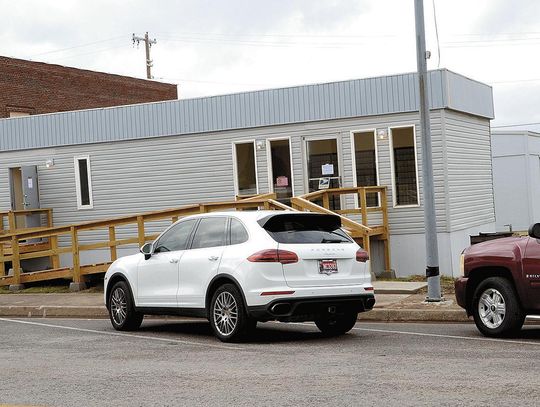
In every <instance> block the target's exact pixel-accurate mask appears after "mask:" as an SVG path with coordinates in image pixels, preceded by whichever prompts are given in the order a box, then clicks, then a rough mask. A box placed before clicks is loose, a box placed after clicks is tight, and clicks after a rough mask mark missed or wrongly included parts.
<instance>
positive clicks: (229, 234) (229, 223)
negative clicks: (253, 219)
mask: <svg viewBox="0 0 540 407" xmlns="http://www.w3.org/2000/svg"><path fill="white" fill-rule="evenodd" d="M228 218H229V220H228V221H227V232H226V233H227V236H226V237H227V244H226V246H236V245H239V244H244V243H247V242H249V240H250V239H251V235H250V233H249V230H248V228H247V227H246V225H245V224H244V222H242V221H241V220H240V219H239V218H236V217H234V216H229V217H228ZM233 220H235V221H237V222H238V223H240V225H242V227H243V228H244V231H245V232H246V235H247V240H245V241H243V242H240V243H233V242H232V223H233Z"/></svg>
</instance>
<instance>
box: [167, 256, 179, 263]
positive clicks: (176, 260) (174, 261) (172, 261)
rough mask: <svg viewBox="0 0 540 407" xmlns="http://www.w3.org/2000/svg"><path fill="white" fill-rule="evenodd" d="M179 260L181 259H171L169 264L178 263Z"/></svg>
mask: <svg viewBox="0 0 540 407" xmlns="http://www.w3.org/2000/svg"><path fill="white" fill-rule="evenodd" d="M178 260H180V259H177V258H176V257H173V258H172V259H169V262H171V263H178Z"/></svg>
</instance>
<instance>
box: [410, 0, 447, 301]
mask: <svg viewBox="0 0 540 407" xmlns="http://www.w3.org/2000/svg"><path fill="white" fill-rule="evenodd" d="M414 12H415V22H416V61H417V66H418V84H419V89H420V122H421V125H422V132H421V140H422V143H421V145H422V180H423V185H424V188H423V192H424V225H425V236H426V278H427V283H428V295H427V298H426V300H427V301H433V302H437V301H441V276H440V275H439V253H438V247H437V223H436V220H435V191H434V187H433V162H432V161H433V160H432V153H431V128H430V124H429V100H428V95H427V93H426V89H427V62H426V60H427V58H428V54H427V52H426V32H425V27H424V2H423V0H414Z"/></svg>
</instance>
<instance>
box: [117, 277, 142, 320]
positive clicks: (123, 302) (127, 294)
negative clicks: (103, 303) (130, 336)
mask: <svg viewBox="0 0 540 407" xmlns="http://www.w3.org/2000/svg"><path fill="white" fill-rule="evenodd" d="M109 317H110V319H111V323H112V326H113V328H114V329H116V330H117V331H135V330H137V329H139V327H140V326H141V323H142V321H143V318H144V314H141V313H140V312H137V311H135V304H134V303H133V298H131V291H130V289H129V287H128V285H127V283H126V282H125V281H119V282H118V283H116V284H115V285H114V286H113V288H112V289H111V292H110V294H109Z"/></svg>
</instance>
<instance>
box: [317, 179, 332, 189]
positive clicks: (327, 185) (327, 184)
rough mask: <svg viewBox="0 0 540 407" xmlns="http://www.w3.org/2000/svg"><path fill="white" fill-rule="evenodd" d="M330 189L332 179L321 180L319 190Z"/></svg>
mask: <svg viewBox="0 0 540 407" xmlns="http://www.w3.org/2000/svg"><path fill="white" fill-rule="evenodd" d="M328 188H330V178H319V189H328Z"/></svg>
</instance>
